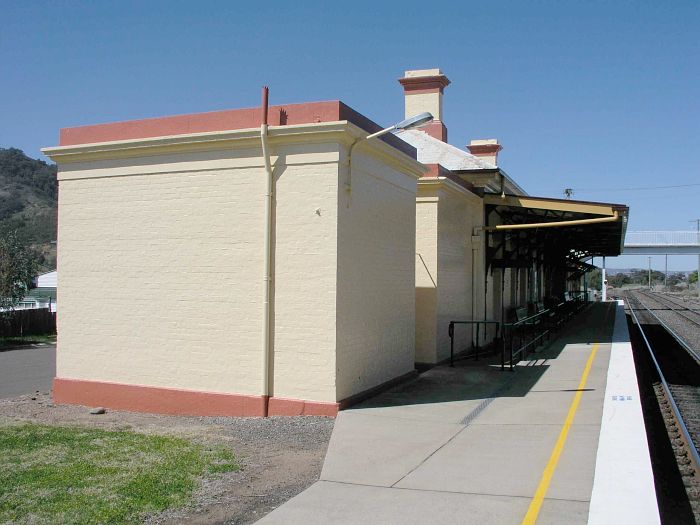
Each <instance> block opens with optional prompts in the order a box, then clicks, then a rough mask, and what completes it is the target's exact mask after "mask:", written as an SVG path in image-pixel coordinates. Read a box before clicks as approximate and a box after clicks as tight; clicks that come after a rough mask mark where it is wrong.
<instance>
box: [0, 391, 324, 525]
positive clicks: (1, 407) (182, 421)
mask: <svg viewBox="0 0 700 525" xmlns="http://www.w3.org/2000/svg"><path fill="white" fill-rule="evenodd" d="M20 421H31V422H35V423H43V424H50V425H80V426H86V427H94V428H101V429H106V430H133V431H135V432H141V433H145V434H160V435H172V436H180V437H185V438H188V439H191V440H192V441H195V442H198V443H202V444H204V445H206V444H213V443H219V444H223V445H225V446H227V447H228V448H230V449H231V451H232V452H233V453H234V454H235V456H236V459H237V460H238V463H239V464H240V466H241V470H240V471H239V472H231V473H226V474H218V475H216V476H214V477H209V478H206V479H204V480H203V482H202V483H201V486H200V487H199V489H198V490H197V492H196V493H195V495H194V501H193V502H192V504H191V505H189V506H188V507H186V508H182V509H171V510H168V511H166V512H163V513H161V514H157V515H151V516H147V517H146V518H145V519H144V523H147V524H149V525H161V524H174V523H190V524H195V525H198V524H202V525H203V524H207V525H211V524H236V525H239V524H240V525H243V524H248V523H254V522H255V521H257V520H258V519H260V518H262V517H263V516H264V515H266V514H267V513H269V512H271V511H272V510H273V509H275V508H276V507H278V506H280V505H281V504H282V503H284V502H285V501H287V500H288V499H290V498H292V497H293V496H295V495H297V494H298V493H300V492H301V491H303V490H304V489H306V488H307V487H309V486H310V485H311V484H312V483H314V482H315V481H316V480H317V479H318V477H319V474H320V472H321V466H322V465H323V458H324V456H325V454H326V448H327V447H328V441H329V439H330V436H331V431H332V430H333V423H334V420H333V419H331V418H326V417H307V416H305V417H270V418H234V417H184V416H162V415H155V414H141V413H136V412H117V411H112V410H107V412H106V413H105V414H100V415H93V414H90V409H89V408H87V407H81V406H72V405H54V404H53V402H52V399H51V396H50V395H49V393H47V392H37V393H35V394H32V395H25V396H19V397H15V398H11V399H0V425H2V424H9V423H12V422H20Z"/></svg>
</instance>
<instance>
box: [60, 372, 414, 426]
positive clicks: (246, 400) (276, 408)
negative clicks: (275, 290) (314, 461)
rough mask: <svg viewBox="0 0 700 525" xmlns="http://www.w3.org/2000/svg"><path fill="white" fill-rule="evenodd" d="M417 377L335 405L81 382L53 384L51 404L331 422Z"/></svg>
mask: <svg viewBox="0 0 700 525" xmlns="http://www.w3.org/2000/svg"><path fill="white" fill-rule="evenodd" d="M415 376H416V372H415V371H413V372H409V373H407V374H404V375H403V376H400V377H397V378H394V379H392V380H390V381H387V382H386V383H383V384H381V385H378V386H376V387H374V388H370V389H369V390H366V391H364V392H361V393H359V394H356V395H354V396H352V397H349V398H347V399H344V400H342V401H341V402H339V403H332V402H321V401H306V400H303V399H285V398H280V397H271V398H269V399H267V400H266V399H265V398H264V397H263V396H250V395H244V394H221V393H217V392H200V391H196V390H182V389H178V388H164V387H154V386H143V385H127V384H123V383H111V382H107V381H86V380H83V379H65V378H61V377H56V378H54V380H53V400H54V403H56V404H57V405H61V404H68V405H83V406H91V407H97V406H101V407H105V408H111V409H114V410H129V411H132V412H152V413H155V414H170V415H179V416H232V417H241V416H249V417H262V416H264V415H265V402H266V401H267V405H268V406H267V414H268V415H269V416H329V417H336V416H337V415H338V411H339V410H340V409H341V408H346V407H348V406H351V405H354V404H355V403H358V402H360V401H362V400H364V399H367V398H368V397H371V396H373V395H376V394H378V393H379V392H381V391H383V390H386V389H388V388H391V387H392V386H395V385H397V384H398V383H402V382H404V381H407V380H409V379H412V378H414V377H415Z"/></svg>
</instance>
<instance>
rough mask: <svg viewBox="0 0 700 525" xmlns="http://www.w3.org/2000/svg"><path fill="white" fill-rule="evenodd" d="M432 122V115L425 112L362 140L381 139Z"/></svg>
mask: <svg viewBox="0 0 700 525" xmlns="http://www.w3.org/2000/svg"><path fill="white" fill-rule="evenodd" d="M432 120H433V115H432V114H431V113H428V112H427V111H426V112H424V113H420V114H418V115H415V116H413V117H409V118H407V119H405V120H402V121H401V122H398V123H396V124H394V125H393V126H389V127H388V128H384V129H383V130H381V131H377V132H376V133H372V134H371V135H367V136H366V137H365V138H364V140H369V139H373V138H376V137H381V136H382V135H385V134H387V133H389V132H390V131H403V130H405V129H413V128H417V127H418V126H422V125H423V124H427V123H428V122H430V121H432Z"/></svg>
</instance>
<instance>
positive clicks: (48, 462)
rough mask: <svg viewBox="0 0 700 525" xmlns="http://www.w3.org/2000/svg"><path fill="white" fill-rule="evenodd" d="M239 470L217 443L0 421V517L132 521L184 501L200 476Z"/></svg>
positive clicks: (7, 520) (22, 520) (79, 521)
mask: <svg viewBox="0 0 700 525" xmlns="http://www.w3.org/2000/svg"><path fill="white" fill-rule="evenodd" d="M235 470H238V466H237V465H236V462H235V459H234V457H233V454H232V453H231V452H230V451H228V450H227V449H225V448H223V447H222V446H216V447H205V446H202V445H199V444H196V443H192V442H190V441H188V440H185V439H181V438H176V437H165V436H147V435H143V434H137V433H135V432H130V431H106V430H99V429H89V428H80V427H56V426H48V425H36V424H22V425H11V426H2V427H0V524H5V523H25V524H28V523H32V524H34V523H66V524H67V523H71V524H73V523H75V524H82V523H85V524H88V523H90V524H93V523H138V522H140V521H141V520H140V517H141V516H142V515H143V514H144V513H149V512H157V511H162V510H164V509H166V508H170V507H180V506H183V505H185V504H187V503H188V502H189V501H190V499H191V496H192V493H193V491H194V489H195V488H196V487H197V485H198V482H199V479H200V477H202V476H204V475H207V474H210V475H211V474H216V473H222V472H231V471H235Z"/></svg>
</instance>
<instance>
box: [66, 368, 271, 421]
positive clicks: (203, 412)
mask: <svg viewBox="0 0 700 525" xmlns="http://www.w3.org/2000/svg"><path fill="white" fill-rule="evenodd" d="M53 399H54V403H56V404H69V405H85V406H92V407H96V406H102V407H106V408H112V409H115V410H130V411H133V412H153V413H157V414H171V415H183V416H263V415H264V414H265V399H264V398H263V397H262V396H247V395H242V394H220V393H215V392H198V391H194V390H180V389H176V388H161V387H152V386H141V385H125V384H122V383H109V382H102V381H84V380H80V379H63V378H60V377H57V378H55V379H54V380H53Z"/></svg>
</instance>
